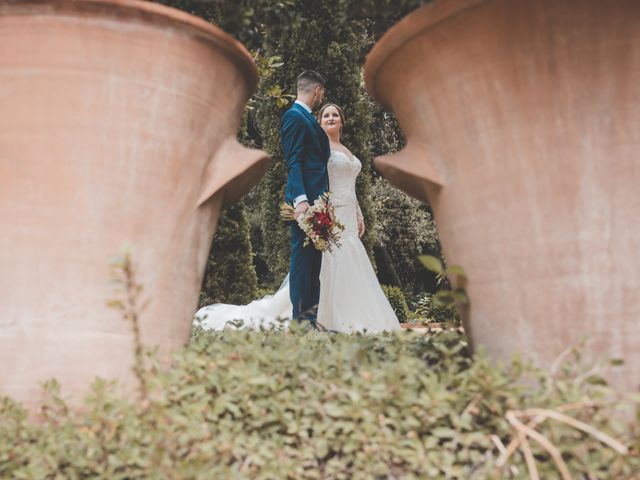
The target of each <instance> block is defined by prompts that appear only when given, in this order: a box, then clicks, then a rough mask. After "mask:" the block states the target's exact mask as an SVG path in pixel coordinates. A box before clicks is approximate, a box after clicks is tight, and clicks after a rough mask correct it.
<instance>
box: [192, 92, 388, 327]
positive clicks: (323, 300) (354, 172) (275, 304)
mask: <svg viewBox="0 0 640 480" xmlns="http://www.w3.org/2000/svg"><path fill="white" fill-rule="evenodd" d="M318 120H319V122H320V126H321V127H322V128H323V129H324V131H325V132H326V133H327V136H328V137H329V140H330V144H331V156H330V157H329V161H328V165H327V168H328V173H329V188H330V189H331V203H332V205H333V207H334V208H335V212H336V216H337V217H338V219H339V220H340V222H341V223H342V224H343V225H344V226H345V229H344V231H343V232H342V234H341V235H340V247H338V248H334V249H333V251H332V252H323V254H322V266H321V269H320V303H319V305H318V317H317V323H318V324H319V325H320V326H322V327H324V328H325V329H327V330H330V331H337V332H344V333H354V332H367V333H377V332H383V331H391V330H397V329H399V328H400V324H399V322H398V318H397V317H396V315H395V313H394V312H393V309H392V308H391V305H390V304H389V302H388V300H387V298H386V297H385V295H384V292H383V291H382V289H381V288H380V284H379V283H378V279H377V278H376V274H375V272H374V270H373V267H372V265H371V262H370V261H369V257H368V256H367V252H366V250H365V248H364V246H363V245H362V242H361V241H360V237H361V236H362V235H363V234H364V231H365V225H364V220H363V217H362V212H361V211H360V206H359V205H358V200H357V198H356V178H357V176H358V174H359V173H360V170H361V168H362V164H361V163H360V161H359V160H358V159H357V158H356V157H355V156H354V155H353V154H352V153H351V152H350V151H349V149H348V148H347V147H345V146H344V145H343V144H342V143H341V141H340V136H341V133H342V127H343V126H344V124H345V116H344V112H343V111H342V109H341V108H340V107H338V106H337V105H334V104H326V105H325V106H324V107H322V109H321V110H320V112H319V113H318ZM291 311H292V305H291V300H290V299H289V277H288V276H287V278H285V280H284V282H283V283H282V285H281V286H280V288H279V289H278V290H277V291H276V293H275V294H274V295H267V296H266V297H263V298H260V299H258V300H254V301H253V302H251V303H249V304H248V305H227V304H214V305H208V306H206V307H202V308H201V309H200V310H198V312H197V313H196V315H195V319H194V323H195V324H196V325H199V326H201V327H202V328H204V329H205V330H222V329H223V328H225V326H230V327H241V328H256V329H257V328H271V327H274V326H277V325H280V324H282V323H284V326H285V327H286V326H287V325H288V322H289V320H287V319H290V318H291ZM281 319H284V320H281Z"/></svg>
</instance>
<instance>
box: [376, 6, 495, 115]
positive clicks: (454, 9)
mask: <svg viewBox="0 0 640 480" xmlns="http://www.w3.org/2000/svg"><path fill="white" fill-rule="evenodd" d="M485 1H486V0H441V1H435V2H434V3H430V4H427V5H424V6H422V7H420V8H418V9H416V10H414V11H413V12H411V13H409V14H408V15H407V16H406V17H404V18H402V19H401V20H400V21H399V22H398V23H396V24H395V25H393V26H392V27H391V28H390V29H389V30H387V32H386V33H385V34H384V35H383V36H382V37H381V38H380V40H378V41H377V42H376V44H375V46H374V47H373V49H372V50H371V51H370V52H369V54H368V55H367V58H366V61H365V65H364V83H365V87H366V89H367V92H368V93H369V96H371V98H373V99H374V100H375V101H376V102H378V103H379V104H381V105H382V106H383V107H384V108H386V109H388V110H392V108H391V102H390V101H389V99H388V98H387V97H386V95H385V93H386V92H384V91H379V90H378V88H377V80H378V73H379V72H380V71H381V69H382V67H383V66H384V64H385V63H386V62H387V61H388V60H389V59H390V58H391V57H392V56H393V55H394V54H395V53H396V52H397V51H398V50H399V49H401V48H402V46H403V45H405V44H406V43H408V42H410V41H411V40H413V38H415V37H416V36H418V35H420V34H421V33H422V32H423V31H425V30H428V29H430V28H433V27H435V26H437V25H438V24H440V23H442V22H444V21H447V20H449V19H450V18H451V17H453V16H455V15H457V14H459V13H461V12H463V11H465V10H467V9H469V8H473V7H476V6H478V5H479V4H481V3H484V2H485Z"/></svg>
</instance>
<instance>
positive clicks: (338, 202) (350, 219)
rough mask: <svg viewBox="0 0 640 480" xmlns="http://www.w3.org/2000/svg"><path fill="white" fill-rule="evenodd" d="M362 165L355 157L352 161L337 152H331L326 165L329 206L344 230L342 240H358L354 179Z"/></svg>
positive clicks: (356, 200)
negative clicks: (332, 208)
mask: <svg viewBox="0 0 640 480" xmlns="http://www.w3.org/2000/svg"><path fill="white" fill-rule="evenodd" d="M361 169H362V164H361V163H360V160H358V159H357V158H356V157H355V156H354V157H353V160H352V159H351V158H349V157H348V156H347V154H346V153H343V152H341V151H339V150H333V151H332V152H331V156H330V157H329V162H328V164H327V171H328V173H329V190H330V191H331V199H330V201H331V204H332V205H333V207H334V208H335V210H336V215H337V217H338V219H339V220H340V222H341V223H342V224H343V225H344V227H345V229H344V231H343V232H342V234H341V236H340V237H341V238H342V239H346V238H348V237H352V238H356V239H357V238H358V222H357V212H358V199H357V197H356V178H357V177H358V174H359V173H360V170H361Z"/></svg>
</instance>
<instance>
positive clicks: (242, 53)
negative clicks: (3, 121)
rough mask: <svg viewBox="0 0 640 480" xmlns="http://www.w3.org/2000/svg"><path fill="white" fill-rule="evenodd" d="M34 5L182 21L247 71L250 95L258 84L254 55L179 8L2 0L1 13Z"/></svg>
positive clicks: (132, 1)
mask: <svg viewBox="0 0 640 480" xmlns="http://www.w3.org/2000/svg"><path fill="white" fill-rule="evenodd" d="M34 7H46V8H47V9H48V10H49V12H51V13H55V12H60V11H76V12H81V11H90V10H94V11H105V10H108V9H114V10H123V9H125V10H130V11H131V12H133V13H137V14H138V15H139V16H140V17H142V18H144V19H147V20H155V21H160V22H161V23H166V24H172V25H175V24H178V25H181V26H182V27H185V28H186V29H187V30H189V29H190V30H192V31H195V32H196V33H197V34H199V35H200V36H201V37H202V38H204V39H206V40H208V41H211V42H212V43H214V44H216V46H218V47H220V48H221V49H222V50H223V51H224V52H225V54H227V57H228V58H229V59H230V60H231V61H232V62H233V63H235V64H236V65H237V66H238V67H239V68H240V70H241V71H243V73H245V75H244V78H245V80H246V82H247V87H248V91H247V95H246V98H247V99H248V98H249V97H250V96H251V93H252V92H253V91H254V90H255V88H256V86H257V85H258V69H257V67H256V64H255V62H254V60H253V57H252V56H251V54H250V53H249V52H248V51H247V49H246V48H245V46H244V45H243V44H242V43H240V42H239V41H238V40H236V39H235V38H233V37H232V36H231V35H229V34H228V33H226V32H225V31H224V30H222V29H220V28H219V27H217V26H215V25H213V24H212V23H209V22H207V21H205V20H203V19H201V18H199V17H196V16H195V15H191V14H190V13H187V12H184V11H182V10H178V9H177V8H173V7H168V6H166V5H161V4H159V3H155V2H151V1H145V0H54V1H52V0H0V16H2V15H3V14H4V13H5V12H6V11H9V12H11V13H19V12H20V11H24V13H25V14H28V13H31V12H32V11H33V8H34Z"/></svg>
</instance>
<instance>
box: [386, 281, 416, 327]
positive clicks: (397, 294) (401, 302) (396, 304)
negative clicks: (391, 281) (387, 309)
mask: <svg viewBox="0 0 640 480" xmlns="http://www.w3.org/2000/svg"><path fill="white" fill-rule="evenodd" d="M381 287H382V291H383V292H384V294H385V296H386V297H387V300H389V303H390V304H391V308H393V311H394V312H395V314H396V316H397V317H398V320H399V321H400V323H404V322H406V321H407V317H408V316H409V307H408V305H407V301H406V300H405V298H404V293H402V290H400V288H399V287H394V286H391V285H381Z"/></svg>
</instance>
